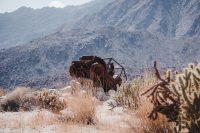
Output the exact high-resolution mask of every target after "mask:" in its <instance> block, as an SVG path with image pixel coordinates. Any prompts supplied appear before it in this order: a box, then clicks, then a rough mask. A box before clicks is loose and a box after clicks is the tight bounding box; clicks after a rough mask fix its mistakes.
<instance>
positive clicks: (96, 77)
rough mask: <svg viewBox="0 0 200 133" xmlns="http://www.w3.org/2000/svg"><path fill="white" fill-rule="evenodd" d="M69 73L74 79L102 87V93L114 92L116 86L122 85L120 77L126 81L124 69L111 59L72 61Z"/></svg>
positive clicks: (90, 57)
mask: <svg viewBox="0 0 200 133" xmlns="http://www.w3.org/2000/svg"><path fill="white" fill-rule="evenodd" d="M115 66H117V67H115ZM116 72H118V73H116ZM69 73H70V76H72V77H75V78H84V79H90V80H92V81H93V84H94V87H102V88H103V89H104V92H108V91H109V90H111V89H113V90H115V91H116V90H117V85H119V86H120V85H121V83H122V76H123V77H124V78H125V79H126V73H125V69H124V67H123V66H122V65H121V64H119V63H118V62H117V61H115V60H114V59H113V58H105V59H101V58H100V57H97V56H82V57H80V58H79V60H78V61H72V64H71V66H70V69H69ZM116 74H117V75H116Z"/></svg>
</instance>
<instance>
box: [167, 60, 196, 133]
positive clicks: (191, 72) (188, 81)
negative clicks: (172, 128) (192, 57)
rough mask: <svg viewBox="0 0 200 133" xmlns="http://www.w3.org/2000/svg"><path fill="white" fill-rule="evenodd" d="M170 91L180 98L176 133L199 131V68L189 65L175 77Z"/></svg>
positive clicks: (194, 132)
mask: <svg viewBox="0 0 200 133" xmlns="http://www.w3.org/2000/svg"><path fill="white" fill-rule="evenodd" d="M171 89H172V91H173V92H174V93H175V94H177V95H178V96H179V97H180V102H181V105H180V111H179V124H178V125H179V126H178V128H177V129H176V131H178V132H183V131H184V132H185V130H188V132H191V133H197V132H199V131H200V66H199V65H197V66H195V65H194V64H189V65H188V67H187V68H185V69H184V71H183V73H181V74H178V75H176V80H175V82H173V83H172V84H171Z"/></svg>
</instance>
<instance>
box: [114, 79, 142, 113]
mask: <svg viewBox="0 0 200 133" xmlns="http://www.w3.org/2000/svg"><path fill="white" fill-rule="evenodd" d="M143 85H144V80H143V78H141V77H139V78H135V79H134V80H132V81H126V82H123V83H122V84H121V86H120V87H119V88H118V90H117V93H116V95H115V96H114V100H115V101H116V103H117V105H121V106H123V107H127V108H129V109H137V108H138V107H139V105H140V94H139V93H140V91H141V89H142V87H143Z"/></svg>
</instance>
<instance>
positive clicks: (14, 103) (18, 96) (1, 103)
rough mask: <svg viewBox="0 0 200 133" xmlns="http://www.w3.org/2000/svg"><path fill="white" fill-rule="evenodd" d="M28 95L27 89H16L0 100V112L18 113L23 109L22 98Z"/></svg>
mask: <svg viewBox="0 0 200 133" xmlns="http://www.w3.org/2000/svg"><path fill="white" fill-rule="evenodd" d="M28 93H30V90H29V89H27V88H22V87H19V88H16V89H15V90H14V91H12V92H10V93H8V94H6V95H5V96H4V98H2V99H1V100H0V111H19V110H20V108H23V107H24V106H23V100H24V96H25V95H27V94H28Z"/></svg>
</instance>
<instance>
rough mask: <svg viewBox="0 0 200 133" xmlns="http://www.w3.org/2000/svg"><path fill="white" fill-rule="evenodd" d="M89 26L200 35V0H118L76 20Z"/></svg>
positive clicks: (166, 33)
mask: <svg viewBox="0 0 200 133" xmlns="http://www.w3.org/2000/svg"><path fill="white" fill-rule="evenodd" d="M77 25H79V26H80V28H82V27H87V28H97V27H98V26H99V27H101V26H102V25H112V26H114V27H120V28H122V29H128V30H143V31H149V32H151V33H153V34H156V35H162V36H164V37H180V36H198V37H199V36H200V1H199V0H116V1H114V2H112V3H110V4H109V5H107V6H106V7H105V8H103V9H102V10H101V11H99V12H97V13H95V14H94V15H88V16H87V18H84V19H82V21H79V23H78V24H77Z"/></svg>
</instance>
